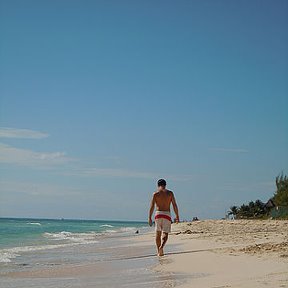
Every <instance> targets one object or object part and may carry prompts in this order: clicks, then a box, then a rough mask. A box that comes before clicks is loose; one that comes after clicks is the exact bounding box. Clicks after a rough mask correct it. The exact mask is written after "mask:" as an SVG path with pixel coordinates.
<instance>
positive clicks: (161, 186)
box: [148, 179, 179, 256]
mask: <svg viewBox="0 0 288 288" xmlns="http://www.w3.org/2000/svg"><path fill="white" fill-rule="evenodd" d="M157 184H158V189H157V191H156V192H155V193H154V194H153V197H152V200H151V204H150V209H149V217H148V223H149V225H150V226H152V214H153V212H154V208H155V205H156V212H155V230H156V246H157V255H158V256H163V255H164V250H163V248H164V246H165V244H166V242H167V240H168V233H170V232H171V222H172V219H171V213H170V205H171V203H172V206H173V210H174V212H175V214H176V218H175V222H176V223H178V222H179V212H178V207H177V203H176V200H175V197H174V194H173V192H172V191H170V190H168V189H166V181H165V180H164V179H160V180H158V183H157Z"/></svg>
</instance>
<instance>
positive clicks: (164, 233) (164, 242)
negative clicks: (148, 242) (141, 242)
mask: <svg viewBox="0 0 288 288" xmlns="http://www.w3.org/2000/svg"><path fill="white" fill-rule="evenodd" d="M167 240H168V233H166V232H162V243H161V245H160V247H159V256H163V255H164V251H163V248H164V246H165V244H166V242H167Z"/></svg>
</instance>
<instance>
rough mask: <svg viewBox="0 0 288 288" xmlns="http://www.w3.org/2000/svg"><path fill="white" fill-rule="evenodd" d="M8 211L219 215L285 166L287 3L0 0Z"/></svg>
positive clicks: (262, 194) (4, 211)
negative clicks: (159, 204) (168, 195)
mask: <svg viewBox="0 0 288 288" xmlns="http://www.w3.org/2000/svg"><path fill="white" fill-rule="evenodd" d="M0 5H1V6H0V10H1V12H0V13H1V15H0V16H1V17H0V21H1V22H0V35H1V42H0V49H1V50H0V52H1V54H0V61H1V65H0V75H1V83H0V84H1V85H0V95H1V100H0V101H1V102H0V103H1V111H0V113H1V114H0V121H1V127H2V128H1V130H0V136H1V138H0V143H1V144H0V162H1V179H0V180H1V183H0V189H1V190H0V191H1V194H0V216H15V217H52V218H57V217H64V218H89V219H128V220H145V219H146V218H147V209H148V205H149V200H150V197H151V195H152V192H153V191H154V190H155V183H156V180H157V179H158V178H160V177H161V178H162V177H164V178H166V179H167V181H168V186H169V187H170V188H171V189H172V190H173V191H174V192H175V195H176V198H177V200H178V205H179V208H180V216H181V218H186V219H190V218H192V217H193V216H198V217H200V218H220V217H223V216H224V214H225V211H226V210H227V209H228V208H229V207H230V206H231V205H233V204H236V205H239V204H242V203H243V202H247V201H250V200H256V199H258V198H260V199H261V200H263V201H266V200H267V199H268V198H269V197H270V196H271V195H272V194H273V192H274V190H275V185H274V180H275V177H276V176H277V175H278V174H279V173H281V171H283V172H284V173H288V150H287V147H288V113H287V108H288V96H287V95H288V87H287V76H288V57H287V56H288V55H287V51H288V36H287V31H286V29H287V24H288V23H287V22H288V20H287V19H288V18H287V16H288V15H287V11H288V9H287V8H288V7H287V6H288V4H287V1H281V0H278V1H254V0H253V1H251V0H249V1H73V0H72V1H71V0H69V1H63V0H60V1H58V0H57V1H30V0H27V1H13V0H12V1H11V0H9V1H8V0H0Z"/></svg>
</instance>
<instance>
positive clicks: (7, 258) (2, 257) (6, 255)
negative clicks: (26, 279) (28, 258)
mask: <svg viewBox="0 0 288 288" xmlns="http://www.w3.org/2000/svg"><path fill="white" fill-rule="evenodd" d="M17 256H19V254H15V253H13V252H9V251H6V252H5V251H0V263H9V262H11V259H13V258H16V257H17Z"/></svg>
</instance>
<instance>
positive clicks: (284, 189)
mask: <svg viewBox="0 0 288 288" xmlns="http://www.w3.org/2000/svg"><path fill="white" fill-rule="evenodd" d="M275 182H276V192H275V193H274V195H273V196H272V197H271V198H270V199H269V201H268V202H267V203H264V202H262V201H261V200H259V199H258V200H256V201H255V202H254V201H250V202H249V203H248V204H242V205H241V206H239V207H238V206H232V207H230V211H229V212H228V215H232V216H233V217H234V218H236V219H248V218H266V217H269V215H270V212H271V209H273V208H274V207H286V208H287V211H288V176H287V175H283V173H282V174H280V175H278V176H277V177H276V180H275Z"/></svg>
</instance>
